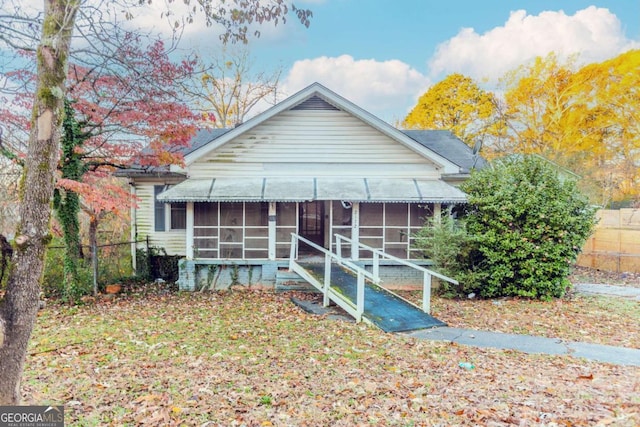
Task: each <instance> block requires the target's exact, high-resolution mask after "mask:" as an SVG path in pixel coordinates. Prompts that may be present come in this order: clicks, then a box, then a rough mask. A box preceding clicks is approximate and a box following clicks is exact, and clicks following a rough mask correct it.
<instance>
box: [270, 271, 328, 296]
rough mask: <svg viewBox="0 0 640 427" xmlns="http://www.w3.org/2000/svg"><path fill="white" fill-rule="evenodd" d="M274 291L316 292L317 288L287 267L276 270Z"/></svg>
mask: <svg viewBox="0 0 640 427" xmlns="http://www.w3.org/2000/svg"><path fill="white" fill-rule="evenodd" d="M275 290H276V292H287V291H301V292H318V290H317V289H316V288H315V287H314V286H313V285H312V284H310V283H309V282H307V281H306V280H304V279H303V278H302V277H300V276H299V275H298V273H295V272H293V271H289V270H287V269H278V271H277V272H276V287H275Z"/></svg>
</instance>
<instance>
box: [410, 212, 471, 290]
mask: <svg viewBox="0 0 640 427" xmlns="http://www.w3.org/2000/svg"><path fill="white" fill-rule="evenodd" d="M415 241H416V247H418V248H419V249H421V250H422V252H423V254H424V256H425V257H426V258H429V259H430V260H431V261H433V263H434V266H435V267H434V269H435V270H436V271H437V272H438V273H441V274H444V275H445V276H449V277H457V276H459V275H460V273H461V272H462V271H464V270H465V268H466V265H467V263H468V259H469V257H470V251H471V250H472V249H473V247H472V245H471V238H470V236H469V234H468V233H467V231H466V229H465V224H464V221H459V220H456V219H454V218H453V217H452V216H451V215H450V213H448V214H444V215H443V216H442V218H429V219H428V220H427V222H426V224H425V226H424V227H423V228H422V229H421V230H420V231H419V232H418V233H417V234H416V235H415ZM465 292H466V288H465V286H464V284H461V285H460V286H456V285H453V284H451V283H449V282H446V281H441V282H440V286H439V287H438V293H439V294H440V295H443V296H448V297H453V296H458V295H461V294H463V293H465Z"/></svg>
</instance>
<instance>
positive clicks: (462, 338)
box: [294, 284, 640, 366]
mask: <svg viewBox="0 0 640 427" xmlns="http://www.w3.org/2000/svg"><path fill="white" fill-rule="evenodd" d="M575 289H576V292H578V293H583V294H597V295H607V296H616V297H621V298H632V299H637V300H640V288H638V287H635V288H634V287H630V286H612V285H595V284H579V285H576V286H575ZM294 302H296V303H298V305H300V306H302V307H303V308H304V309H305V310H306V311H308V312H310V313H316V314H329V315H330V316H334V317H336V318H339V319H346V320H351V321H353V319H351V318H350V317H346V316H342V315H340V314H339V312H337V311H333V310H332V309H334V308H333V307H330V308H324V307H322V305H321V304H314V303H313V302H310V301H294ZM404 334H405V335H408V336H411V337H414V338H418V339H425V340H436V341H449V342H455V343H457V344H463V345H470V346H476V347H485V348H497V349H505V350H506V349H510V350H517V351H522V352H524V353H531V354H554V355H570V356H573V357H582V358H585V359H588V360H594V361H597V362H605V363H613V364H616V365H627V366H640V349H634V348H626V347H615V346H610V345H601V344H589V343H583V342H574V341H564V340H561V339H559V338H546V337H539V336H532V335H519V334H507V333H501V332H489V331H478V330H474V329H460V328H450V327H439V328H432V329H420V330H416V331H412V332H405V333H404Z"/></svg>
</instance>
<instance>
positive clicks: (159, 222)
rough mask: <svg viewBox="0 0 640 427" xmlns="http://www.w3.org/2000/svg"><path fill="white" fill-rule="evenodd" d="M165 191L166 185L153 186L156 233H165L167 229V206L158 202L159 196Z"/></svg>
mask: <svg viewBox="0 0 640 427" xmlns="http://www.w3.org/2000/svg"><path fill="white" fill-rule="evenodd" d="M164 190H165V186H164V185H154V186H153V220H154V230H155V231H164V230H165V229H166V227H165V216H166V215H165V214H164V210H165V204H164V203H162V202H160V201H159V200H158V195H159V194H160V193H162V192H163V191H164Z"/></svg>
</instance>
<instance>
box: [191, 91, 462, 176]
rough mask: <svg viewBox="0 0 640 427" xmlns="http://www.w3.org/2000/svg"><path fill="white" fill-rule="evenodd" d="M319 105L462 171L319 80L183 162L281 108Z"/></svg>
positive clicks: (197, 149)
mask: <svg viewBox="0 0 640 427" xmlns="http://www.w3.org/2000/svg"><path fill="white" fill-rule="evenodd" d="M318 107H320V108H321V109H338V110H342V111H345V112H347V113H349V114H351V115H352V116H354V117H356V118H358V119H360V120H362V121H363V122H365V123H366V124H368V125H369V126H371V127H372V128H374V129H376V130H378V131H379V132H381V133H382V134H384V135H386V136H388V137H389V138H391V139H393V140H395V141H397V142H399V143H401V144H403V145H404V146H406V147H407V148H409V149H411V150H413V151H414V152H417V153H419V154H421V155H422V156H424V157H427V158H429V159H430V160H432V161H433V162H434V163H436V164H438V165H439V166H443V167H444V169H445V170H446V171H447V172H450V173H456V172H461V171H460V170H459V169H460V166H459V165H456V164H455V163H454V162H452V161H451V160H449V159H447V158H446V157H444V156H442V155H441V154H439V153H438V152H436V151H434V150H432V149H431V148H429V147H428V146H427V145H424V144H421V143H419V142H418V141H416V140H415V139H413V138H411V137H409V136H407V135H406V134H404V133H403V132H401V131H399V130H398V129H396V128H395V127H393V126H391V125H389V124H388V123H386V122H385V121H383V120H381V119H379V118H378V117H376V116H374V115H373V114H371V113H369V112H367V111H365V110H364V109H362V108H360V107H358V106H357V105H355V104H353V103H352V102H350V101H348V100H347V99H345V98H343V97H342V96H340V95H338V94H337V93H335V92H333V91H331V90H329V89H327V88H326V87H324V86H323V85H321V84H320V83H313V84H311V85H309V86H307V87H306V88H304V89H302V90H301V91H299V92H297V93H296V94H294V95H292V96H290V97H289V98H287V99H285V100H284V101H282V102H280V103H278V104H276V105H274V106H273V107H271V108H270V109H268V110H267V111H265V112H263V113H262V114H259V115H257V116H255V117H253V118H251V119H250V120H248V121H247V122H245V123H243V124H242V125H239V126H237V127H235V128H233V129H230V130H229V131H228V132H226V133H224V134H223V135H219V136H218V137H217V138H215V139H212V140H211V141H209V142H208V143H204V144H202V145H199V146H198V147H197V148H195V149H193V150H191V151H190V152H189V153H187V154H185V163H186V165H190V164H191V163H193V162H195V161H197V160H198V159H199V158H200V157H202V156H205V155H207V154H208V153H210V152H211V151H213V150H215V149H216V148H218V147H220V146H222V145H224V144H225V143H227V142H228V141H231V140H232V139H234V138H236V137H237V136H239V135H241V134H242V133H244V132H248V131H250V130H251V129H253V128H255V127H256V126H258V125H260V124H261V123H264V122H265V121H267V120H269V119H270V118H272V117H274V116H276V115H277V114H279V113H281V112H283V111H287V110H291V109H309V108H313V109H317V108H318ZM331 107H333V108H331Z"/></svg>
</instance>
